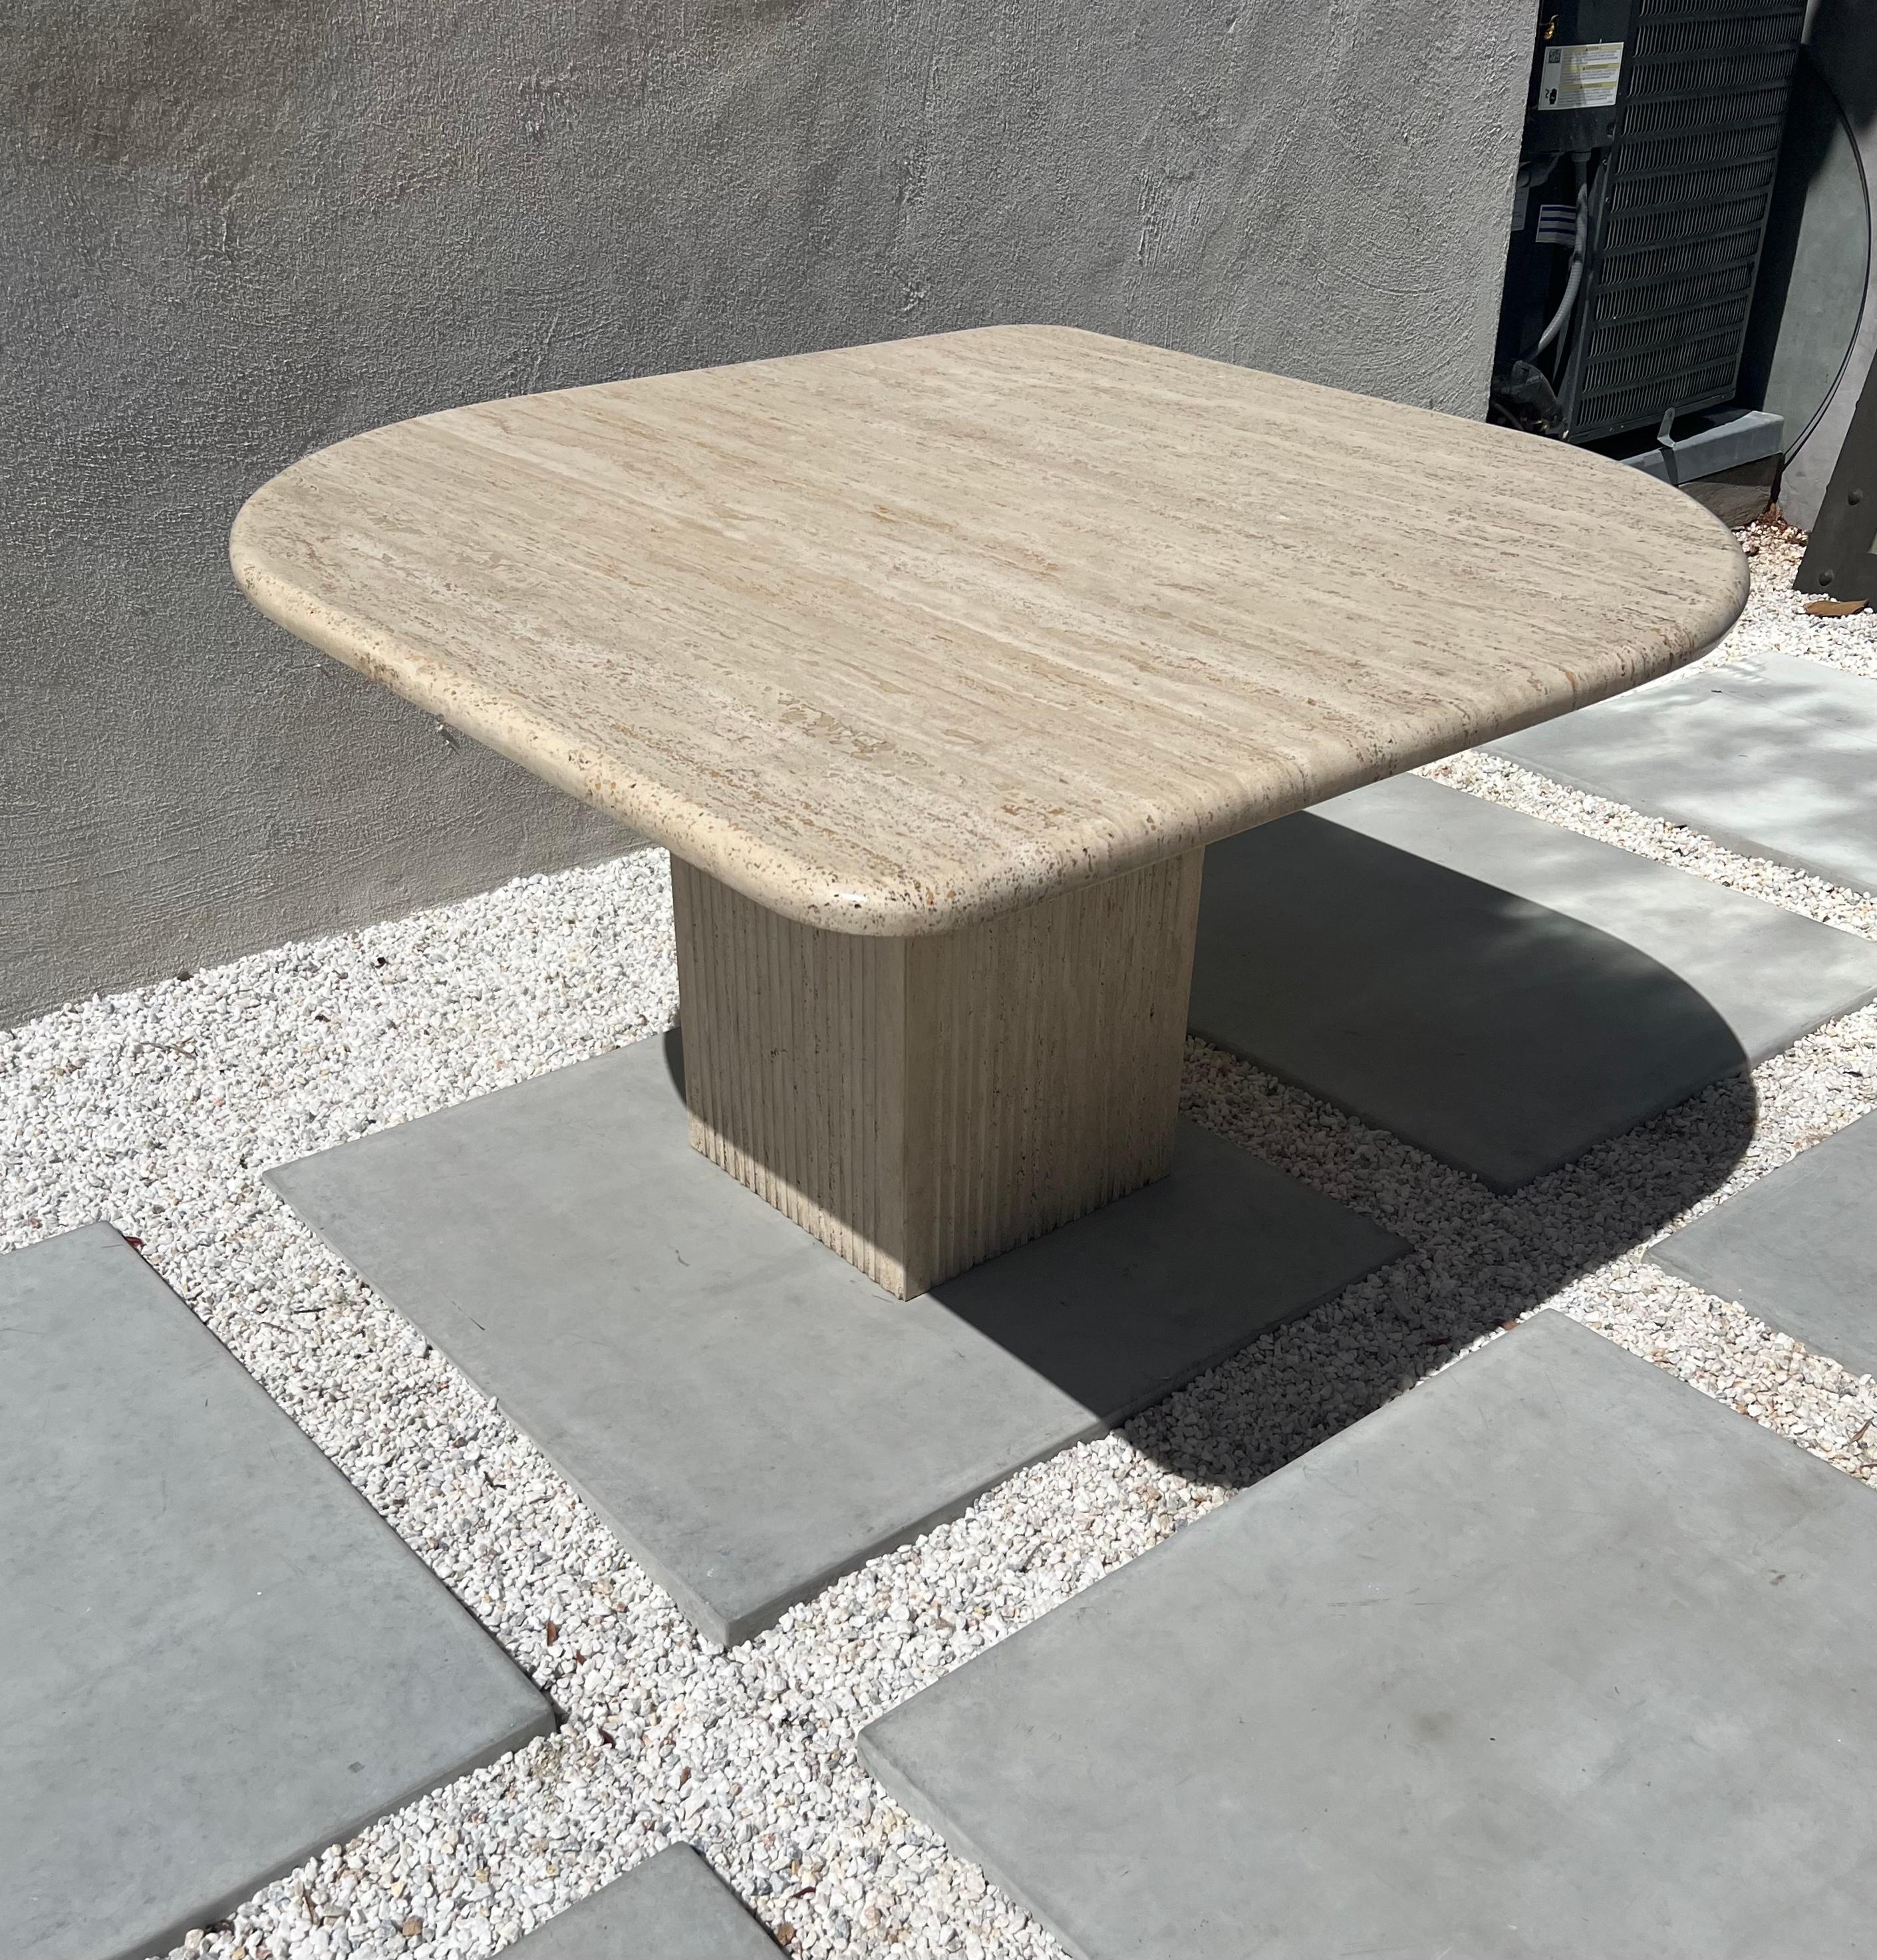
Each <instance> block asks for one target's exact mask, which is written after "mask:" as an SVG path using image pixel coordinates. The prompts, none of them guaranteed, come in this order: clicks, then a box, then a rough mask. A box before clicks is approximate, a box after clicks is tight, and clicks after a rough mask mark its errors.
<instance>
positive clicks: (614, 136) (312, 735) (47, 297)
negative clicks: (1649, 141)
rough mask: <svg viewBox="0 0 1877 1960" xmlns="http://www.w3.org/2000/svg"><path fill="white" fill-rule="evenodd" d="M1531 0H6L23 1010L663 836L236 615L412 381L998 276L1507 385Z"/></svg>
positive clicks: (844, 332) (952, 305)
mask: <svg viewBox="0 0 1877 1960" xmlns="http://www.w3.org/2000/svg"><path fill="white" fill-rule="evenodd" d="M1531 21H1532V7H1531V5H1530V0H1464V3H1463V4H1461V5H1455V6H1453V7H1449V8H1426V7H1424V6H1422V5H1418V4H1414V5H1411V4H1409V0H1246V3H1245V4H1242V5H1233V4H1230V0H1220V4H1214V5H1201V4H1198V0H1188V4H1181V0H1170V3H1169V0H1084V4H1083V5H1079V6H1075V7H1071V8H1058V7H1051V6H1043V5H1035V4H1029V5H1010V4H1007V0H901V4H897V5H889V4H886V0H852V4H847V5H838V4H832V0H605V3H604V4H602V3H601V0H590V4H585V5H581V4H573V5H554V6H546V7H542V6H535V5H524V4H521V0H484V4H482V5H476V6H470V5H456V6H452V5H447V4H437V0H425V3H424V4H419V0H344V4H339V0H272V3H271V4H263V0H11V6H10V7H9V8H7V9H5V10H4V19H0V157H3V158H4V164H3V166H0V287H3V289H4V303H3V304H0V336H4V343H3V344H0V482H3V483H4V485H5V497H4V498H3V499H0V616H3V617H4V622H5V661H4V667H3V668H0V689H4V694H3V695H0V718H3V720H4V730H3V733H4V741H5V778H4V785H3V786H0V923H3V924H4V931H3V932H0V1023H5V1022H6V1021H8V1020H17V1019H19V1018H21V1017H24V1016H25V1015H27V1014H28V1013H31V1012H33V1011H34V1010H37V1009H38V1008H40V1007H43V1006H46V1005H48V1004H52V1003H53V1002H56V1001H59V1000H62V999H64V998H68V997H71V996H73V995H75V994H82V993H86V992H89V991H92V990H94V989H97V988H105V989H109V988H116V987H122V986H126V985H133V984H135V983H136V982H139V981H142V980H144V979H146V978H151V977H153V976H154V975H161V974H163V973H165V972H171V971H173V970H176V969H181V968H194V967H196V966H202V965H205V964H207V963H211V962H212V961H215V960H219V959H226V958H228V957H231V956H234V955H235V954H237V953H240V952H243V951H245V950H252V949H253V948H256V947H261V946H264V945H269V944H272V943H277V942H278V941H280V940H285V939H288V938H290V937H295V936H298V935H301V934H308V933H312V932H316V931H325V930H330V929H332V928H339V927H342V926H344V925H347V924H355V923H358V922H361V921H364V920H367V919H371V918H378V917H383V916H386V915H391V914H395V913H396V912H400V911H404V910H409V909H411V908H414V907H416V906H418V905H423V904H426V903H429V902H434V901H436V900H438V899H444V898H447V897H450V896H455V895H459V894H461V893H466V892H469V891H471V890H473V889H479V888H481V887H484V886H488V885H489V884H492V883H495V882H498V880H501V879H502V878H504V877H509V876H511V875H513V874H514V873H517V872H519V871H524V870H536V869H541V868H544V867H551V866H558V865H562V864H569V863H572V862H575V861H581V860H585V859H591V858H595V857H597V856H600V855H603V854H606V853H609V852H612V851H617V850H619V849H620V848H624V847H625V845H626V844H627V843H628V842H629V840H628V838H625V835H624V834H623V833H622V832H619V831H618V830H616V829H614V828H612V826H609V825H608V824H606V823H604V822H603V821H602V820H601V819H599V818H598V817H597V816H595V815H593V813H590V812H588V811H587V810H584V809H583V808H581V807H578V806H576V805H574V804H572V803H568V802H567V801H565V800H563V799H562V798H561V797H558V796H557V795H555V794H552V793H551V792H549V791H547V790H546V789H544V788H541V787H539V785H537V784H534V783H533V781H530V779H528V778H525V777H523V775H520V773H519V772H517V771H516V770H514V768H511V766H509V765H507V764H506V763H504V762H501V761H500V760H498V759H496V758H495V757H494V756H490V755H488V754H487V753H484V752H482V751H481V750H479V749H476V747H474V746H472V745H471V744H469V743H466V742H457V741H453V740H449V739H446V738H445V737H444V736H442V735H441V734H440V733H438V732H437V730H436V729H435V727H434V725H433V724H431V722H430V721H428V720H427V719H426V718H424V717H423V716H422V715H420V714H417V713H415V711H412V710H409V709H408V708H405V707H404V706H403V705H401V704H399V703H398V702H395V701H393V700H392V699H390V698H389V697H387V696H385V695H382V694H381V693H380V692H377V690H375V689H373V688H371V687H370V686H367V685H366V684H364V683H362V682H361V681H359V680H358V679H355V677H354V676H352V675H351V674H349V673H347V672H345V671H343V670H340V669H339V668H338V667H335V666H333V665H332V664H331V663H327V662H325V661H323V660H321V659H320V657H318V656H317V655H315V654H313V653H311V652H310V651H309V650H307V649H306V648H302V647H301V646H299V645H297V644H296V643H295V642H294V641H291V639H289V638H288V637H287V636H286V635H284V634H282V632H279V631H278V629H277V628H274V627H272V626H271V625H269V624H268V623H266V622H264V621H262V619H259V618H258V617H257V616H254V615H253V614H252V613H250V612H249V611H248V610H247V608H246V607H245V606H244V605H243V603H242V602H241V600H240V598H239V597H237V593H236V592H235V590H234V586H233V584H232V583H231V580H230V579H229V578H228V576H227V571H226V566H225V559H224V539H225V537H226V534H227V527H228V524H229V522H230V520H231V519H232V518H233V517H234V513H235V511H236V510H237V508H238V507H239V505H240V502H241V501H242V499H243V497H244V496H245V495H247V492H249V491H250V490H251V489H252V488H254V487H255V486H256V485H257V484H259V483H260V482H262V481H263V480H264V479H266V478H267V477H268V476H270V475H272V473H274V472H275V470H277V469H280V468H282V466H284V465H285V464H286V463H288V462H290V461H291V460H293V459H294V457H297V456H298V455H300V454H301V453H303V452H304V451H305V450H308V449H310V448H312V447H315V446H317V445H318V444H323V443H326V442H330V441H334V440H336V438H339V437H342V436H344V435H347V434H352V433H353V432H355V431H358V430H360V429H362V428H367V427H369V426H371V425H374V424H377V423H380V422H387V421H391V420H394V419H396V418H400V417H403V416H406V415H415V414H418V413H421V412H424V411H426V410H428V409H437V408H442V407H446V406H450V405H451V404H453V403H460V402H463V401H467V400H470V399H476V398H479V397H486V396H493V395H498V394H501V393H512V392H515V391H518V390H531V389H538V388H549V387H565V386H569V385H571V384H574V383H580V382H586V381H592V380H601V379H605V378H608V377H616V376H620V375H627V374H640V373H647V372H653V371H660V370H663V369H669V368H679V367H689V366H695V365H698V364H708V363H712V362H717V361H736V360H741V359H745V358H750V357H752V356H756V355H768V354H776V353H781V352H793V351H797V350H800V349H803V348H814V347H820V346H825V345H835V344H838V343H843V342H853V341H857V340H866V339H883V338H886V337H888V336H894V335H898V334H903V333H918V332H927V331H932V330H935V329H940V328H944V327H950V326H969V325H975V324H978V323H983V322H986V321H993V320H1063V321H1069V322H1073V323H1077V324H1080V325H1083V326H1092V327H1096V328H1099V329H1103V330H1105V331H1108V332H1111V333H1125V334H1130V335H1133V336H1137V337H1139V338H1141V339H1148V340H1154V341H1160V342H1165V343H1167V344H1169V345H1176V346H1180V347H1184V348H1190V349H1192V350H1195V351H1197V352H1204V353H1208V354H1214V355H1221V356H1223V357H1225V358H1230V359H1232V360H1235V361H1242V362H1246V363H1249V364H1253V365H1258V366H1264V367H1269V368H1279V369H1282V370H1284V371H1287V372H1289V373H1292V374H1303V375H1306V376H1309V377H1312V378H1315V379H1319V380H1327V381H1331V382H1335V383H1341V384H1342V385H1344V386H1346V387H1353V388H1357V389H1361V390H1367V391H1370V392H1373V393H1379V394H1385V395H1390V396H1395V397H1397V398H1399V399H1406V400H1411V401H1415V402H1420V403H1430V404H1432V405H1433V406H1438V407H1440V408H1443V409H1450V410H1453V411H1455V412H1459V413H1462V414H1477V413H1479V412H1481V411H1482V409H1483V407H1484V399H1485V390H1486V383H1487V369H1488V366H1489V363H1490V350H1491V344H1492V339H1493V329H1494V317H1495V314H1496V312H1497V299H1498V288H1499V279H1500V267H1501V263H1502V259H1503V250H1504V243H1505V221H1506V212H1507V209H1508V208H1509V205H1510V186H1511V179H1512V175H1513V169H1514V167H1515V163H1516V151H1517V143H1518V128H1519V114H1520V105H1521V100H1522V91H1523V86H1524V78H1525V65H1526V60H1527V50H1528V48H1529V34H1530V31H1531Z"/></svg>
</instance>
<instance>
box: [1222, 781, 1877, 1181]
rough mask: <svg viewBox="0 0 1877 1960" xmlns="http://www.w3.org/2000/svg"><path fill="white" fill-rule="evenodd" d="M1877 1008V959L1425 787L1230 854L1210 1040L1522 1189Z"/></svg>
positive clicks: (1630, 860) (1249, 841)
mask: <svg viewBox="0 0 1877 1960" xmlns="http://www.w3.org/2000/svg"><path fill="white" fill-rule="evenodd" d="M1873 994H1877V947H1873V946H1872V945H1871V944H1870V943H1869V942H1868V941H1867V940H1862V939H1859V938H1857V937H1854V936H1853V934H1850V933H1846V932H1840V931H1837V930H1836V929H1835V928H1833V927H1831V926H1826V925H1821V924H1818V923H1817V922H1816V921H1814V920H1812V919H1806V918H1799V917H1798V916H1796V915H1795V914H1793V913H1790V912H1783V911H1782V910H1781V909H1780V908H1779V907H1778V906H1777V905H1767V904H1766V903H1764V902H1763V901H1761V900H1760V899H1755V898H1750V897H1748V896H1747V895H1746V894H1745V893H1740V892H1734V891H1729V890H1728V889H1726V887H1724V886H1720V885H1716V884H1712V883H1709V882H1708V881H1707V880H1706V879H1704V878H1697V877H1694V876H1692V875H1691V873H1688V872H1685V871H1680V870H1676V869H1675V868H1674V867H1672V866H1671V865H1665V864H1656V863H1655V862H1653V861H1651V860H1650V859H1648V858H1638V857H1637V856H1635V855H1634V854H1633V853H1631V852H1629V851H1621V850H1618V848H1616V847H1615V845H1607V844H1601V843H1599V842H1596V841H1595V839H1594V838H1586V837H1580V836H1578V835H1576V834H1575V833H1574V832H1570V831H1566V830H1560V829H1557V827H1556V826H1554V825H1551V824H1548V823H1540V822H1538V820H1537V819H1535V818H1533V817H1529V816H1522V815H1520V814H1519V813H1518V812H1516V811H1514V810H1506V809H1503V808H1502V807H1500V806H1499V805H1497V804H1494V803H1486V802H1483V801H1482V800H1481V799H1479V798H1478V797H1470V796H1467V795H1465V794H1462V792H1461V791H1458V790H1451V789H1448V788H1444V787H1443V786H1442V785H1441V784H1437V783H1431V782H1428V781H1425V780H1424V779H1423V778H1420V777H1414V776H1405V777H1398V778H1395V780H1394V781H1390V782H1385V783H1378V784H1375V785H1374V786H1373V788H1368V789H1363V790H1357V791H1355V792H1354V794H1350V795H1348V796H1344V797H1335V798H1333V799H1332V800H1330V801H1329V802H1328V803H1320V804H1319V805H1318V806H1317V807H1315V809H1314V810H1310V811H1307V812H1305V813H1303V814H1300V815H1299V816H1287V817H1284V818H1281V819H1279V820H1278V821H1277V823H1268V824H1265V825H1264V826H1262V827H1261V829H1256V830H1251V831H1247V832H1246V833H1245V834H1244V835H1242V836H1239V837H1234V838H1228V839H1226V842H1224V843H1223V844H1215V845H1213V847H1212V848H1211V850H1209V851H1207V854H1206V880H1205V890H1204V896H1203V898H1202V900H1201V911H1200V921H1199V947H1198V959H1197V963H1196V965H1195V969H1194V975H1193V994H1192V1007H1191V1026H1192V1028H1193V1030H1194V1032H1195V1033H1197V1034H1200V1035H1203V1036H1204V1037H1205V1038H1206V1039H1207V1040H1208V1041H1211V1042H1217V1044H1218V1045H1220V1046H1221V1047H1223V1048H1230V1049H1231V1050H1232V1051H1233V1052H1235V1053H1236V1054H1239V1055H1244V1056H1246V1057H1247V1058H1249V1060H1251V1061H1255V1062H1256V1063H1258V1065H1259V1066H1260V1067H1261V1068H1268V1069H1269V1070H1270V1071H1271V1072H1272V1073H1273V1074H1277V1075H1280V1076H1282V1077H1284V1078H1285V1079H1286V1080H1289V1081H1292V1082H1294V1083H1297V1084H1299V1085H1300V1087H1303V1088H1305V1089H1307V1090H1309V1091H1310V1092H1311V1093H1312V1094H1313V1095H1317V1096H1322V1097H1323V1098H1324V1099H1325V1100H1326V1101H1328V1102H1331V1103H1338V1104H1339V1105H1341V1106H1342V1107H1343V1108H1344V1109H1350V1110H1353V1111H1354V1112H1355V1113H1356V1114H1357V1115H1359V1116H1361V1117H1363V1118H1365V1119H1366V1120H1367V1121H1368V1122H1372V1123H1375V1124H1377V1125H1380V1127H1382V1128H1384V1129H1388V1130H1392V1131H1394V1132H1395V1134H1397V1135H1398V1136H1401V1137H1405V1138H1407V1139H1408V1141H1409V1142H1411V1143H1413V1144H1418V1145H1419V1146H1420V1148H1422V1149H1423V1150H1428V1151H1431V1152H1432V1153H1433V1155H1434V1156H1436V1157H1440V1158H1442V1159H1443V1160H1445V1161H1446V1162H1447V1163H1452V1164H1457V1165H1458V1166H1459V1167H1460V1168H1461V1169H1462V1170H1468V1171H1471V1173H1473V1174H1474V1175H1475V1176H1477V1177H1480V1178H1483V1179H1484V1180H1485V1181H1486V1182H1487V1183H1488V1184H1489V1185H1492V1186H1493V1187H1494V1188H1495V1189H1497V1190H1501V1191H1505V1190H1510V1189H1513V1188H1515V1187H1516V1186H1517V1185H1521V1184H1523V1183H1525V1182H1527V1181H1528V1180H1529V1179H1532V1178H1534V1177H1537V1176H1541V1175H1542V1174H1543V1173H1545V1172H1546V1171H1549V1170H1554V1169H1556V1168H1557V1166H1559V1165H1560V1164H1563V1163H1568V1162H1569V1161H1570V1160H1571V1159H1572V1158H1573V1157H1576V1156H1578V1155H1580V1153H1582V1152H1583V1151H1584V1150H1588V1149H1589V1147H1590V1146H1591V1145H1592V1144H1595V1143H1599V1142H1601V1141H1603V1140H1604V1139H1605V1138H1608V1137H1613V1136H1619V1135H1621V1134H1622V1133H1623V1132H1624V1131H1626V1130H1630V1129H1633V1128H1634V1127H1635V1126H1636V1125H1637V1124H1638V1123H1640V1122H1645V1121H1646V1120H1647V1118H1650V1117H1651V1116H1653V1115H1657V1114H1659V1112H1661V1111H1662V1110H1664V1109H1669V1108H1670V1107H1671V1106H1672V1105H1674V1104H1675V1103H1678V1102H1680V1101H1681V1100H1682V1099H1684V1098H1685V1097H1687V1096H1691V1095H1693V1094H1694V1093H1695V1092H1696V1091H1697V1090H1700V1089H1702V1088H1704V1087H1706V1086H1707V1084H1708V1083H1710V1082H1713V1081H1714V1080H1716V1079H1717V1078H1719V1077H1721V1076H1723V1075H1726V1074H1729V1073H1730V1072H1731V1071H1734V1070H1735V1069H1738V1068H1741V1067H1742V1066H1744V1065H1745V1064H1746V1063H1748V1062H1749V1061H1761V1060H1762V1059H1763V1058H1764V1057H1766V1056H1767V1055H1773V1054H1776V1053H1777V1052H1778V1051H1779V1050H1780V1049H1781V1048H1785V1047H1786V1046H1788V1045H1790V1043H1792V1042H1794V1041H1796V1040H1797V1039H1799V1036H1802V1035H1804V1034H1806V1033H1809V1032H1810V1031H1811V1030H1812V1029H1813V1028H1815V1027H1817V1026H1818V1025H1819V1024H1820V1023H1821V1022H1825V1021H1828V1020H1833V1019H1834V1018H1835V1017H1837V1016H1838V1015H1840V1014H1844V1013H1849V1012H1850V1010H1852V1009H1853V1007H1859V1006H1861V1005H1862V1004H1863V1003H1864V1002H1865V1001H1868V1000H1869V999H1870V998H1872V995H1873Z"/></svg>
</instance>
